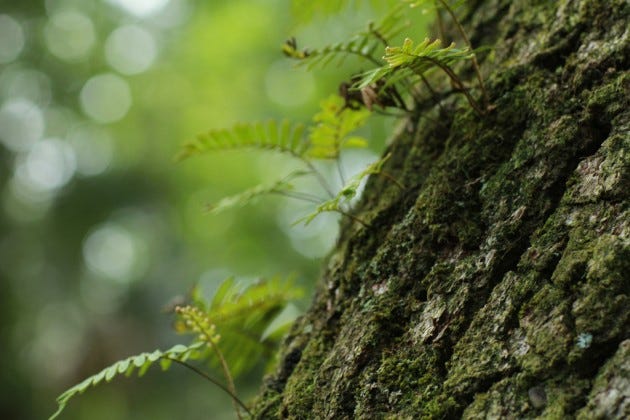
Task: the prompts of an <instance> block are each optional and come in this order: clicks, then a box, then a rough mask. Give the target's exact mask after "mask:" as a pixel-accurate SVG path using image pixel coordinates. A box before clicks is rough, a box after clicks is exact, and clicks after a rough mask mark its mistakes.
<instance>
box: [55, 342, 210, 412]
mask: <svg viewBox="0 0 630 420" xmlns="http://www.w3.org/2000/svg"><path fill="white" fill-rule="evenodd" d="M203 345H204V344H203V343H199V342H196V343H193V344H191V345H189V346H182V345H181V344H179V345H177V346H174V347H173V348H171V349H169V350H166V351H164V352H161V351H159V350H156V351H154V352H152V353H141V354H139V355H136V356H131V357H128V358H126V359H124V360H120V361H118V362H116V363H114V364H113V365H111V366H108V367H106V368H105V369H103V370H101V371H100V372H98V373H97V374H95V375H92V376H90V377H89V378H86V379H85V380H83V381H82V382H81V383H79V384H77V385H75V386H73V387H72V388H69V389H68V390H66V391H65V392H64V393H62V394H61V395H60V396H59V397H57V404H58V407H57V411H56V412H55V413H53V414H52V415H51V416H50V417H49V420H53V419H55V418H57V417H58V416H59V414H61V412H62V411H63V409H64V408H65V407H66V405H67V404H68V401H69V400H70V399H71V398H73V397H74V396H75V395H78V394H82V393H83V392H85V391H86V390H87V389H88V388H90V387H93V386H96V385H98V384H100V383H101V382H102V381H103V380H105V381H106V382H110V381H111V380H112V379H113V378H115V377H116V376H117V375H119V374H123V373H124V374H127V375H129V374H130V373H132V372H133V370H134V368H140V370H139V373H143V372H144V371H146V370H147V369H148V368H149V367H150V366H151V365H152V364H153V363H154V362H155V361H157V360H162V359H171V360H182V359H183V358H184V357H188V356H189V355H190V354H191V353H193V352H196V351H197V350H198V349H199V348H200V347H202V346H203ZM167 367H168V366H167ZM139 376H141V375H139Z"/></svg>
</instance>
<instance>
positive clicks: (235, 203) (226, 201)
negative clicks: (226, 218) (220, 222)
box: [207, 171, 310, 214]
mask: <svg viewBox="0 0 630 420" xmlns="http://www.w3.org/2000/svg"><path fill="white" fill-rule="evenodd" d="M308 174H310V172H308V171H295V172H292V173H291V174H289V175H288V176H286V177H285V178H283V179H280V180H278V181H276V182H274V183H273V184H270V185H262V184H261V185H257V186H255V187H252V188H249V189H247V190H245V191H243V192H240V193H238V194H235V195H232V196H229V197H225V198H222V199H221V200H220V201H219V202H218V203H216V204H209V205H208V206H207V210H208V211H209V212H210V213H214V214H216V213H221V212H223V211H225V210H230V209H232V208H234V207H243V206H246V205H248V204H251V203H252V202H254V201H256V199H258V198H260V197H262V196H265V195H271V194H280V195H285V196H288V197H293V196H298V195H299V194H300V193H297V192H294V187H293V184H291V182H290V181H291V180H292V179H295V178H297V177H301V176H304V175H308ZM296 194H298V195H296Z"/></svg>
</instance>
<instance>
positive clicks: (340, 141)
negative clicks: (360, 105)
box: [307, 95, 370, 159]
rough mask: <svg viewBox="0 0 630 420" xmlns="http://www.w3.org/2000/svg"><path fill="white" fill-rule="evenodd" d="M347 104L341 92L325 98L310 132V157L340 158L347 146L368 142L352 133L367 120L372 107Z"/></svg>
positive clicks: (362, 145)
mask: <svg viewBox="0 0 630 420" xmlns="http://www.w3.org/2000/svg"><path fill="white" fill-rule="evenodd" d="M344 105H345V104H344V101H343V99H342V98H341V97H339V96H337V95H331V96H330V97H328V98H327V99H326V100H324V101H322V103H321V111H320V112H319V113H317V114H316V115H315V116H314V117H313V122H314V123H315V124H316V125H315V126H314V127H313V128H311V130H310V133H309V140H310V147H309V148H308V150H307V156H308V157H311V158H315V159H336V158H337V157H339V153H340V152H341V149H343V148H350V147H366V146H367V140H365V139H363V138H361V137H357V136H349V134H350V133H352V132H354V131H355V130H357V129H358V128H359V127H361V126H363V125H364V124H365V122H366V121H367V119H368V117H369V116H370V111H368V110H367V109H357V110H355V109H350V108H347V107H345V106H344Z"/></svg>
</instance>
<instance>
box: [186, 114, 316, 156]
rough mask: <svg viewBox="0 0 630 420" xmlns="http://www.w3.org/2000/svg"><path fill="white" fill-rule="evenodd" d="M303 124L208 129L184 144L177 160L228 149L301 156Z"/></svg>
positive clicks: (237, 125)
mask: <svg viewBox="0 0 630 420" xmlns="http://www.w3.org/2000/svg"><path fill="white" fill-rule="evenodd" d="M304 129H305V127H304V125H303V124H299V123H298V124H291V123H290V122H289V121H288V120H283V121H281V122H280V123H278V121H276V120H270V121H267V122H264V123H262V122H259V123H238V124H236V125H234V127H232V128H231V129H219V130H210V131H208V132H206V133H204V134H200V135H198V136H197V138H196V139H195V140H193V141H190V142H188V143H186V144H184V146H183V148H182V150H181V151H180V153H179V154H178V155H177V157H176V159H177V160H183V159H186V158H189V157H191V156H196V155H200V154H203V153H207V152H215V151H222V150H230V149H246V148H252V149H262V150H275V151H278V152H280V153H286V154H290V155H293V156H297V157H299V156H302V155H303V154H304V153H305V152H306V149H307V147H308V144H307V143H306V142H305V141H304V138H303V134H304Z"/></svg>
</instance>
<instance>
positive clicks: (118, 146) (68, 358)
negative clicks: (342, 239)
mask: <svg viewBox="0 0 630 420" xmlns="http://www.w3.org/2000/svg"><path fill="white" fill-rule="evenodd" d="M307 3H308V2H307ZM315 3H317V2H313V4H315ZM357 3H359V6H358V7H355V8H353V9H352V10H351V11H350V12H348V7H349V6H347V5H344V6H343V7H341V6H340V10H339V11H338V13H339V14H338V15H337V16H335V18H334V19H333V18H332V17H330V16H326V15H323V14H318V11H317V10H316V9H313V10H309V11H307V13H300V11H305V10H306V9H304V8H303V7H301V6H300V2H298V1H295V2H294V3H293V4H292V3H291V2H290V1H289V0H216V1H209V2H208V1H201V0H198V1H195V0H133V1H132V0H45V1H44V0H32V1H26V0H20V1H12V0H4V1H0V343H1V344H2V348H3V358H2V369H0V372H1V373H0V417H1V418H7V419H12V418H15V419H31V418H33V419H36V418H44V417H46V416H48V415H50V414H51V413H52V412H53V411H54V407H55V397H56V396H57V395H58V394H59V393H60V392H61V391H63V390H64V389H66V388H68V387H69V386H71V385H73V384H75V383H77V382H79V381H80V380H82V379H83V378H85V377H88V376H89V375H91V374H93V373H95V372H97V371H99V370H100V369H102V368H103V367H104V366H107V365H109V364H111V363H112V362H114V361H116V360H120V359H123V358H125V357H127V356H129V355H130V354H136V353H140V352H142V351H145V350H147V349H152V348H168V347H170V346H171V345H173V344H174V343H176V342H177V339H176V338H175V336H174V332H173V331H172V330H171V329H170V328H169V326H170V323H171V322H172V318H171V317H170V316H169V315H167V314H165V313H164V312H163V311H162V309H163V308H164V306H165V305H167V304H168V302H169V301H171V300H172V299H173V298H174V297H175V296H177V295H181V294H185V293H186V291H187V290H189V289H190V288H191V287H192V286H193V284H199V285H200V286H202V287H204V288H206V289H207V290H209V291H211V290H213V288H216V287H217V286H218V283H219V282H220V281H221V280H223V279H224V278H226V277H228V276H229V275H232V274H234V275H237V276H239V278H241V279H243V280H242V281H243V282H244V283H248V282H251V280H252V279H254V278H257V277H261V276H265V277H268V276H273V275H275V274H280V275H286V274H289V273H296V275H297V282H298V283H300V284H301V285H302V286H303V287H304V288H305V289H307V290H312V286H313V283H314V281H315V279H316V278H317V273H318V271H319V268H320V264H321V259H322V258H323V256H325V254H326V253H327V251H328V250H329V249H330V247H331V246H332V244H333V242H334V239H335V236H336V232H337V223H336V217H335V216H332V215H331V216H330V217H328V215H326V216H327V217H321V218H318V219H316V220H315V221H313V223H311V224H310V225H309V226H308V227H303V226H302V227H293V228H292V227H291V223H292V222H293V221H294V220H295V219H296V218H298V217H300V216H303V215H305V214H307V213H308V211H309V207H308V206H306V207H304V206H302V205H301V204H295V203H290V202H287V201H285V200H268V201H267V200H265V201H263V202H262V203H261V204H260V205H258V206H256V207H255V209H242V210H235V211H232V212H229V213H224V214H220V215H216V216H215V215H212V216H208V215H207V214H206V213H205V212H204V211H203V209H204V207H205V206H206V205H207V204H208V203H212V202H216V201H217V200H218V199H219V198H220V197H223V196H226V195H229V194H232V193H234V192H237V191H240V190H243V189H245V188H246V187H248V186H251V185H255V184H256V183H259V182H264V181H273V180H275V179H276V177H277V171H278V169H279V168H282V167H283V165H285V163H284V162H283V161H282V160H280V159H276V158H275V157H273V156H263V157H256V156H253V155H252V154H250V153H247V152H242V153H241V152H238V153H237V152H234V153H230V154H229V156H227V155H215V156H204V157H200V158H196V159H194V160H189V161H186V162H184V163H179V164H175V163H174V161H173V157H174V156H175V155H176V153H177V151H178V150H179V148H180V147H181V145H182V144H183V143H184V142H185V141H186V140H188V139H191V138H193V137H194V136H195V135H196V134H197V133H200V132H203V131H205V130H208V129H211V128H220V127H226V126H230V125H232V124H233V123H235V122H237V121H256V120H263V119H266V118H277V119H281V118H283V117H286V116H290V117H291V119H293V120H295V121H305V122H306V121H308V120H309V118H310V116H312V115H313V114H314V113H315V112H316V110H317V107H318V103H319V102H320V100H321V99H322V98H324V97H326V96H328V94H329V93H331V92H336V91H337V86H338V85H339V83H340V82H341V81H343V80H349V79H350V77H351V76H352V75H353V74H354V73H356V72H357V71H359V70H364V69H362V68H361V65H360V63H358V62H353V61H352V60H349V61H348V62H346V63H345V65H344V67H343V68H335V67H330V68H328V69H326V70H321V71H317V72H316V73H308V72H306V71H304V70H303V69H297V70H295V69H293V68H292V67H293V66H292V63H290V62H289V61H288V60H286V59H285V58H284V57H282V54H281V53H280V46H281V45H282V43H283V42H284V40H285V39H287V38H288V37H289V36H292V35H295V36H297V37H298V38H299V39H300V41H301V42H302V43H303V44H304V45H323V44H327V43H330V42H334V41H335V40H336V39H345V38H347V37H348V36H349V35H351V34H353V33H355V32H357V31H358V30H360V29H361V28H363V27H364V26H365V22H366V21H368V20H369V19H373V18H374V17H376V16H378V15H379V13H380V12H382V10H383V8H384V7H385V6H387V5H388V4H389V3H391V2H388V1H383V2H357ZM364 3H365V4H364ZM381 3H382V4H381ZM340 4H341V3H340ZM379 4H380V6H379ZM292 9H293V11H294V12H296V11H297V12H298V13H297V14H298V15H300V16H302V17H303V18H304V16H306V15H308V17H309V19H310V20H309V21H310V23H309V24H304V23H301V24H296V23H295V22H296V20H294V19H292V17H291V13H292V12H291V10H292ZM423 26H424V25H423V24H422V23H421V19H420V17H418V18H417V27H415V25H414V28H412V29H411V34H412V35H413V34H414V33H415V34H420V33H422V29H423ZM407 35H409V33H408V34H407ZM392 123H393V122H392V121H391V120H389V119H386V118H382V117H377V118H373V119H372V124H371V125H370V127H368V128H366V129H365V130H364V131H363V132H362V133H361V134H362V136H364V137H366V138H369V139H370V142H371V143H370V146H371V147H372V150H373V151H372V152H365V151H360V152H357V153H355V154H351V155H349V156H348V157H347V158H346V161H345V163H346V165H347V166H348V167H349V171H348V172H349V173H352V172H356V170H357V169H358V168H362V167H363V166H364V165H365V163H366V162H368V161H370V160H373V159H374V156H375V154H376V153H378V152H380V150H382V148H383V145H384V144H385V138H386V135H387V133H388V132H389V131H390V129H391V126H392ZM285 172H286V171H285ZM302 305H303V306H304V305H305V303H302ZM262 369H263V366H262V365H260V366H258V368H257V369H255V370H254V371H252V372H251V373H250V374H248V375H245V376H244V377H242V378H241V379H240V381H239V382H238V383H237V386H238V388H239V392H240V394H241V397H243V398H244V399H247V398H248V397H249V396H251V395H252V394H253V393H254V392H255V390H256V388H257V386H258V384H259V382H260V377H261V373H262ZM147 376H148V378H149V379H145V380H143V381H142V382H139V381H137V380H133V379H123V380H118V381H115V383H114V384H109V385H106V386H102V387H99V388H98V389H97V390H94V391H93V392H90V393H88V394H86V395H85V396H84V397H82V398H80V399H78V400H77V401H76V402H75V403H73V404H72V406H70V407H68V410H67V412H64V416H63V417H62V418H68V419H72V418H76V419H85V418H89V419H94V420H98V419H101V418H102V419H107V420H117V419H132V418H134V419H135V418H151V419H158V420H159V419H173V418H185V419H197V418H199V419H201V418H209V417H210V418H215V419H221V418H233V412H232V408H231V406H230V400H229V397H226V396H225V395H223V394H221V393H219V392H216V391H215V390H214V389H212V388H211V387H209V386H208V384H207V383H205V382H203V381H201V380H199V379H198V378H196V377H194V376H192V375H190V374H189V373H188V372H186V371H183V370H177V369H171V371H169V372H168V373H167V374H160V373H159V372H157V373H156V372H149V373H148V374H147Z"/></svg>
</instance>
